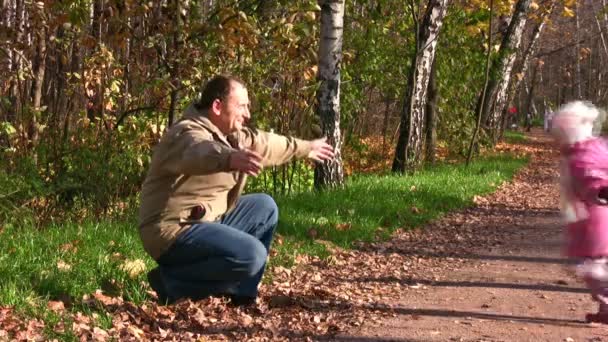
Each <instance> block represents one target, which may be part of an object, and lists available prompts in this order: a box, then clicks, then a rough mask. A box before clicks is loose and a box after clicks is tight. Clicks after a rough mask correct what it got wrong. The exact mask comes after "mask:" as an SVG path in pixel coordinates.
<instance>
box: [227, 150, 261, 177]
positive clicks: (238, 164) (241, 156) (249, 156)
mask: <svg viewBox="0 0 608 342" xmlns="http://www.w3.org/2000/svg"><path fill="white" fill-rule="evenodd" d="M228 166H229V167H230V169H231V170H235V171H240V172H243V173H245V174H248V175H249V176H257V175H259V174H260V172H262V156H260V155H259V154H258V153H256V152H254V151H251V150H239V151H234V152H232V154H230V158H229V160H228Z"/></svg>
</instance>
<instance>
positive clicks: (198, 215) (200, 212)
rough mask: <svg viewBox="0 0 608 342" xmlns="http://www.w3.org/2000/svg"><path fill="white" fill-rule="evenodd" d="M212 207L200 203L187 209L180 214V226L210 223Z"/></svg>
mask: <svg viewBox="0 0 608 342" xmlns="http://www.w3.org/2000/svg"><path fill="white" fill-rule="evenodd" d="M210 214H211V207H210V206H209V205H208V204H206V203H200V204H197V205H195V206H192V207H188V208H185V209H184V210H182V211H181V212H180V215H179V224H180V225H190V224H196V223H202V222H206V221H209V216H210Z"/></svg>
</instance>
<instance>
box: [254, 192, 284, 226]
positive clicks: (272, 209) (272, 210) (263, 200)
mask: <svg viewBox="0 0 608 342" xmlns="http://www.w3.org/2000/svg"><path fill="white" fill-rule="evenodd" d="M257 201H258V205H259V206H260V211H261V212H266V213H268V223H270V224H273V225H275V224H277V222H278V221H279V207H278V206H277V202H275V201H274V198H272V196H270V195H267V194H259V196H258V198H257Z"/></svg>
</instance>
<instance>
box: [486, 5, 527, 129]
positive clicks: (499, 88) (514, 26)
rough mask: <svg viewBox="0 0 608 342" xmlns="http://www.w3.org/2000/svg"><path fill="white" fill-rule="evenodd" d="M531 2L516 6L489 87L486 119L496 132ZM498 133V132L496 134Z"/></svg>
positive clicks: (505, 101)
mask: <svg viewBox="0 0 608 342" xmlns="http://www.w3.org/2000/svg"><path fill="white" fill-rule="evenodd" d="M530 3H531V0H519V1H518V2H517V4H516V5H515V10H514V12H513V16H512V18H511V23H510V24H509V28H508V29H507V33H506V34H505V36H504V37H503V40H502V43H501V45H500V50H499V59H498V61H497V64H495V65H496V69H495V73H494V75H495V76H494V78H492V80H491V82H490V84H489V85H488V92H487V93H488V95H489V97H488V101H486V102H485V103H484V107H485V108H484V110H483V111H482V113H484V114H485V115H484V117H486V118H487V119H486V123H487V126H488V127H489V128H490V129H492V130H493V131H495V130H496V129H497V128H498V126H499V124H500V116H501V114H502V113H503V111H504V109H505V106H507V105H508V104H507V100H508V91H507V90H508V88H509V81H510V80H511V73H512V70H513V65H514V63H515V58H516V57H517V51H518V49H519V47H520V45H521V40H522V39H521V38H522V36H523V31H524V26H525V25H526V21H527V14H528V9H529V8H530ZM495 133H496V132H495Z"/></svg>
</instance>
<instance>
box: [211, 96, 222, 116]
mask: <svg viewBox="0 0 608 342" xmlns="http://www.w3.org/2000/svg"><path fill="white" fill-rule="evenodd" d="M221 111H222V101H220V99H215V100H213V103H211V112H212V113H213V114H215V115H220V113H221Z"/></svg>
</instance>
